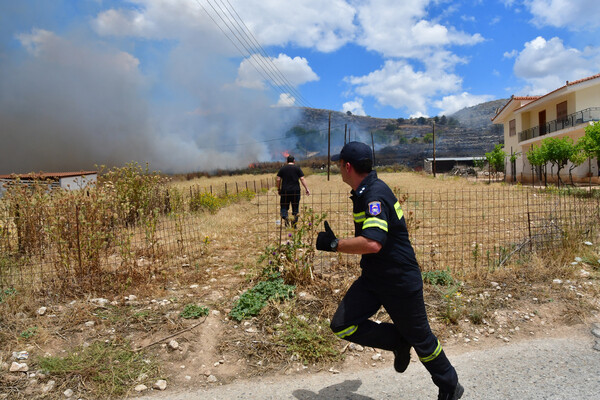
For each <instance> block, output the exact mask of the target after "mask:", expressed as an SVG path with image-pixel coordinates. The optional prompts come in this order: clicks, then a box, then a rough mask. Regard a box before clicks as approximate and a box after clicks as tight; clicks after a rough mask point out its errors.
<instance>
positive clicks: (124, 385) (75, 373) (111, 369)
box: [38, 342, 160, 398]
mask: <svg viewBox="0 0 600 400" xmlns="http://www.w3.org/2000/svg"><path fill="white" fill-rule="evenodd" d="M38 364H39V366H40V369H41V370H43V371H45V373H46V374H48V375H50V376H51V377H52V378H55V379H56V378H58V379H62V380H63V381H65V382H69V384H68V386H70V387H77V386H80V387H83V388H85V389H86V390H87V391H89V392H90V393H93V397H94V398H115V397H120V396H123V395H125V394H127V393H128V392H129V391H130V390H131V389H132V388H133V386H135V385H136V384H139V383H147V384H149V382H151V381H152V380H155V379H156V378H157V377H159V375H160V372H159V368H158V365H157V364H156V362H153V361H152V360H149V359H148V358H147V357H146V356H144V355H143V354H141V353H138V352H135V351H133V350H132V349H131V348H130V346H129V344H127V343H121V344H116V343H104V342H94V343H92V344H91V345H90V346H88V347H79V348H77V349H75V351H73V352H71V353H70V354H68V355H67V356H65V357H54V356H50V357H43V358H41V359H40V360H39V362H38ZM140 378H142V379H140ZM85 397H87V396H85Z"/></svg>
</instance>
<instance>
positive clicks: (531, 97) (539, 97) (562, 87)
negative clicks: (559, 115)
mask: <svg viewBox="0 0 600 400" xmlns="http://www.w3.org/2000/svg"><path fill="white" fill-rule="evenodd" d="M596 78H600V74H597V75H592V76H588V77H587V78H583V79H579V80H576V81H573V82H569V81H567V82H566V84H565V85H564V86H561V87H559V88H558V89H555V90H553V91H551V92H549V93H546V94H545V95H542V96H519V97H517V96H512V97H511V98H510V100H509V101H508V102H507V103H506V104H505V105H504V107H502V108H501V109H500V110H499V111H498V112H497V113H496V115H494V117H492V121H493V120H494V119H496V117H497V116H498V115H500V114H501V113H502V111H504V109H505V108H506V107H507V106H508V105H509V104H510V103H511V102H512V101H513V100H531V101H530V102H529V103H527V104H525V105H523V106H521V107H519V108H523V107H525V106H528V105H529V104H531V103H533V102H534V101H537V100H539V99H541V98H544V97H546V96H549V95H551V94H552V93H555V92H558V91H559V90H561V89H564V88H566V87H568V86H573V85H577V84H580V83H583V82H586V81H591V80H593V79H596Z"/></svg>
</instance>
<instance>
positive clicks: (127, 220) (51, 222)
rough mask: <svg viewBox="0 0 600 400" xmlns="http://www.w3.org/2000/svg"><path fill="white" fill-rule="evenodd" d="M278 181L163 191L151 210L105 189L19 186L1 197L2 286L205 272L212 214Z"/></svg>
mask: <svg viewBox="0 0 600 400" xmlns="http://www.w3.org/2000/svg"><path fill="white" fill-rule="evenodd" d="M273 185H274V179H262V180H257V181H247V182H233V183H230V184H227V183H224V184H219V185H212V186H197V185H193V186H190V187H188V188H186V189H185V190H172V188H168V187H165V188H161V187H156V188H155V189H153V190H151V191H150V192H148V194H147V197H144V199H143V205H144V209H142V208H141V206H140V208H137V205H134V204H123V203H119V202H118V201H115V199H113V198H110V196H108V195H107V191H106V190H103V189H100V188H98V190H90V191H88V192H87V193H84V192H79V193H75V192H73V194H72V195H71V194H70V193H69V192H63V191H61V192H56V193H51V192H49V191H47V189H46V186H45V185H44V184H38V185H37V187H31V188H29V187H21V188H16V189H17V190H18V192H17V193H18V195H16V196H12V197H10V196H9V197H10V198H5V199H3V200H0V288H4V287H24V286H31V287H35V288H40V289H48V290H51V289H57V290H60V289H61V288H73V287H76V288H79V289H81V290H82V291H84V292H88V293H89V292H90V291H91V289H94V290H96V291H101V290H102V289H103V288H105V287H112V288H114V287H115V286H116V285H115V283H116V282H120V281H123V285H132V284H135V283H136V282H140V281H145V282H148V281H151V280H153V279H162V278H165V277H166V276H168V275H169V274H172V273H174V272H175V271H176V269H177V270H180V269H181V268H184V269H185V268H192V269H193V270H198V271H200V270H201V264H202V263H203V257H204V255H205V254H206V250H207V246H208V243H209V240H210V239H209V237H208V233H207V232H206V228H204V230H205V231H202V229H201V228H200V226H203V225H202V224H200V223H199V222H200V220H201V219H202V218H204V216H205V215H206V213H208V212H217V211H218V210H219V209H220V208H221V207H223V206H224V205H226V204H229V203H232V202H238V201H241V200H243V199H249V198H251V197H252V193H251V192H255V191H256V192H263V191H267V190H268V189H269V188H270V187H273Z"/></svg>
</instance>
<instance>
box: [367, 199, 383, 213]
mask: <svg viewBox="0 0 600 400" xmlns="http://www.w3.org/2000/svg"><path fill="white" fill-rule="evenodd" d="M369 214H371V215H373V216H375V215H379V214H381V202H380V201H372V202H370V203H369Z"/></svg>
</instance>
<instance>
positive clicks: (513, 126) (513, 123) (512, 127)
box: [508, 119, 517, 136]
mask: <svg viewBox="0 0 600 400" xmlns="http://www.w3.org/2000/svg"><path fill="white" fill-rule="evenodd" d="M516 134H517V120H516V119H511V120H510V121H509V122H508V135H509V136H515V135H516Z"/></svg>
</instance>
